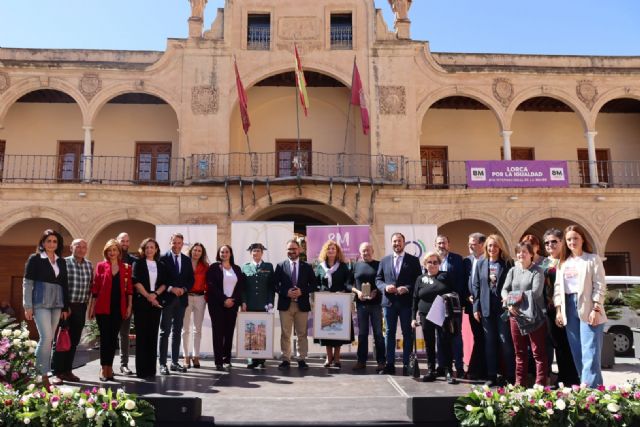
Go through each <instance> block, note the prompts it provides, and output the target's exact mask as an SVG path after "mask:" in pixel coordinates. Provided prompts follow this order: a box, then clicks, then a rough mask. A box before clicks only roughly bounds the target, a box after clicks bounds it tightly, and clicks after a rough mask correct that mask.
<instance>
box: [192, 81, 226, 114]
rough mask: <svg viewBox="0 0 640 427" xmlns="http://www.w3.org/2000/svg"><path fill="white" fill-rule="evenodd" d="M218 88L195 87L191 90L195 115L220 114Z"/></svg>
mask: <svg viewBox="0 0 640 427" xmlns="http://www.w3.org/2000/svg"><path fill="white" fill-rule="evenodd" d="M218 98H219V96H218V88H216V87H213V86H195V87H194V88H192V89H191V111H193V114H201V115H206V114H215V113H217V112H218V104H219V102H218Z"/></svg>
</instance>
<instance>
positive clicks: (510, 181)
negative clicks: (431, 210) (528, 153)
mask: <svg viewBox="0 0 640 427" xmlns="http://www.w3.org/2000/svg"><path fill="white" fill-rule="evenodd" d="M466 163H467V186H468V187H469V188H498V187H504V188H511V187H568V186H569V176H568V173H567V162H566V161H562V160H468V161H467V162H466Z"/></svg>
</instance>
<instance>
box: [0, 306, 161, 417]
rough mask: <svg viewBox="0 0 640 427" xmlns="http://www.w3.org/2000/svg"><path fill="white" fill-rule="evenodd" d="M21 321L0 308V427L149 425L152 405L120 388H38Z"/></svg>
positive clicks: (32, 346)
mask: <svg viewBox="0 0 640 427" xmlns="http://www.w3.org/2000/svg"><path fill="white" fill-rule="evenodd" d="M36 345H37V343H36V342H35V341H33V340H30V339H29V331H28V329H27V326H26V324H25V323H24V322H23V323H21V324H20V325H17V324H15V323H14V319H12V318H11V317H9V316H7V315H6V314H3V313H0V426H15V425H34V426H153V425H154V423H155V410H154V408H153V406H152V405H151V404H150V403H148V402H146V401H144V400H137V399H136V396H134V395H131V394H127V393H125V392H124V390H122V389H119V390H117V391H116V392H115V393H114V392H113V391H112V390H110V389H109V390H107V389H104V388H96V387H94V388H93V389H91V390H84V391H80V389H78V388H75V387H74V388H72V387H59V388H57V387H50V388H49V389H47V388H44V387H42V388H38V387H37V386H36V384H41V382H42V379H41V378H40V377H38V376H37V371H36V361H35V348H36Z"/></svg>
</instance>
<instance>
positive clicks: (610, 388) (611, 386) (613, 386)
mask: <svg viewBox="0 0 640 427" xmlns="http://www.w3.org/2000/svg"><path fill="white" fill-rule="evenodd" d="M616 390H617V388H616V386H615V385H610V386H609V391H616Z"/></svg>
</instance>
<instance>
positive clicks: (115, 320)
mask: <svg viewBox="0 0 640 427" xmlns="http://www.w3.org/2000/svg"><path fill="white" fill-rule="evenodd" d="M96 322H97V323H98V329H99V330H100V364H101V365H102V366H113V358H114V357H115V355H116V349H117V348H118V335H119V334H120V324H121V323H122V315H121V314H120V312H119V311H118V312H116V313H109V314H96Z"/></svg>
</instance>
